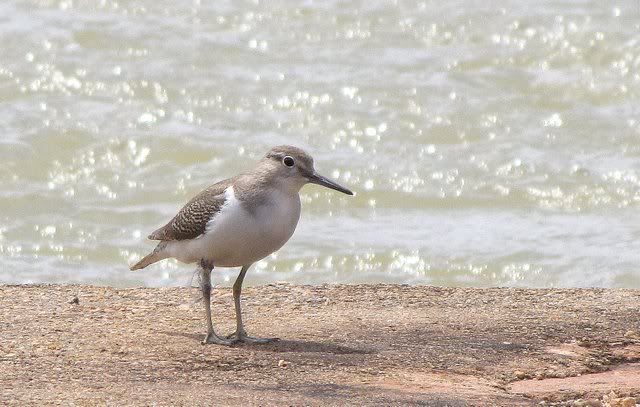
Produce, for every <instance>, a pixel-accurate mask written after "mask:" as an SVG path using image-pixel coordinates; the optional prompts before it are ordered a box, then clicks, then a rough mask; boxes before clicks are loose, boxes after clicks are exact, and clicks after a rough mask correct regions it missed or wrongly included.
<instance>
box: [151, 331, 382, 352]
mask: <svg viewBox="0 0 640 407" xmlns="http://www.w3.org/2000/svg"><path fill="white" fill-rule="evenodd" d="M156 332H157V333H160V334H163V335H168V336H174V337H182V338H188V339H192V340H196V341H198V342H200V341H202V338H203V335H201V334H189V333H184V332H171V331H156ZM211 346H217V345H211ZM231 347H234V348H247V349H251V350H256V351H265V352H277V353H286V352H297V353H332V354H335V355H347V354H361V355H365V354H372V353H376V351H374V350H372V349H362V348H354V347H350V346H346V345H338V344H335V343H329V342H317V341H300V340H287V339H278V340H277V341H275V342H269V343H244V342H243V343H236V344H234V345H232V346H231Z"/></svg>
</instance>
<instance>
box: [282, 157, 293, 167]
mask: <svg viewBox="0 0 640 407" xmlns="http://www.w3.org/2000/svg"><path fill="white" fill-rule="evenodd" d="M282 162H283V163H284V165H286V166H287V167H293V164H294V161H293V157H291V156H286V157H284V158H283V159H282Z"/></svg>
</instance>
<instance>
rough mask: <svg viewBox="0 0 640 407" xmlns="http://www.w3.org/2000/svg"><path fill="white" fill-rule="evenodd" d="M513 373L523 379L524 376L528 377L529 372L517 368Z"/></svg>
mask: <svg viewBox="0 0 640 407" xmlns="http://www.w3.org/2000/svg"><path fill="white" fill-rule="evenodd" d="M513 375H514V376H515V377H516V378H517V379H518V380H522V379H524V378H526V377H527V374H526V373H525V372H523V371H521V370H516V371H515V372H513Z"/></svg>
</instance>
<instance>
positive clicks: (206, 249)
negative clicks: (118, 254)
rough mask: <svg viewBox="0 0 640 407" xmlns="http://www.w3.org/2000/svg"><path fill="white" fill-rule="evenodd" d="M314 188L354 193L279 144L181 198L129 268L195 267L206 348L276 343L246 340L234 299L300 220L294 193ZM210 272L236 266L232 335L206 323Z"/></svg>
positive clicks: (296, 151)
mask: <svg viewBox="0 0 640 407" xmlns="http://www.w3.org/2000/svg"><path fill="white" fill-rule="evenodd" d="M309 183H310V184H317V185H321V186H324V187H327V188H330V189H333V190H336V191H339V192H342V193H344V194H347V195H353V192H352V191H351V190H349V189H347V188H345V187H343V186H341V185H339V184H338V183H336V182H335V181H333V180H331V179H329V178H327V177H324V176H322V175H320V174H319V173H318V172H317V171H316V170H315V168H314V162H313V158H312V157H311V156H310V155H309V154H308V153H306V152H305V151H304V150H302V149H300V148H298V147H294V146H289V145H282V146H276V147H273V148H271V149H270V150H269V151H268V152H267V153H266V155H264V156H263V158H262V159H261V160H259V161H258V163H257V165H256V166H255V167H254V168H253V169H251V170H249V171H246V172H244V173H241V174H238V175H236V176H234V177H231V178H228V179H225V180H223V181H220V182H217V183H215V184H213V185H211V186H209V187H208V188H206V189H204V190H203V191H202V192H200V193H199V194H197V195H196V196H194V197H193V198H192V199H191V200H190V201H188V202H187V203H186V204H185V205H184V206H183V207H182V209H180V210H179V211H178V213H177V214H176V215H175V216H174V217H173V218H172V219H171V220H170V221H169V222H168V223H167V224H166V225H164V226H162V227H161V228H159V229H157V230H155V231H154V232H152V233H151V234H150V235H149V236H148V238H149V239H150V240H156V241H159V242H158V244H157V246H156V247H155V249H154V250H153V251H152V252H151V253H149V254H148V255H146V256H144V257H143V258H142V259H140V261H138V262H137V263H135V264H134V265H132V266H131V267H130V269H131V270H139V269H142V268H145V267H147V266H149V265H151V264H153V263H156V262H158V261H160V260H163V259H167V258H174V259H177V260H178V261H180V262H182V263H187V264H190V263H196V264H197V266H198V271H199V274H200V290H201V291H202V297H203V300H204V308H205V317H206V321H205V322H206V326H207V333H206V335H205V337H204V340H203V343H205V344H219V345H233V344H235V343H238V342H249V343H269V342H272V341H276V340H278V338H259V337H253V336H249V335H248V334H247V332H246V330H245V328H244V325H243V322H242V311H241V304H240V295H241V293H242V282H243V281H244V277H245V274H246V273H247V270H249V268H250V267H251V265H252V264H253V263H255V262H256V261H259V260H261V259H263V258H265V257H267V256H269V255H270V254H272V253H273V252H275V251H277V250H278V249H280V248H281V247H282V246H283V245H284V244H285V243H286V242H287V241H288V240H289V238H291V236H292V235H293V232H294V231H295V229H296V226H297V224H298V220H299V219H300V208H301V205H300V194H299V192H300V189H301V188H302V187H303V186H304V185H305V184H309ZM215 267H240V273H239V274H238V277H237V278H236V280H235V282H234V284H233V289H232V291H233V300H234V307H235V314H236V330H235V332H233V333H232V334H230V335H228V336H219V335H218V334H217V333H216V331H215V330H214V327H213V323H212V320H211V272H212V271H213V269H214V268H215Z"/></svg>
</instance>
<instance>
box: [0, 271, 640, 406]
mask: <svg viewBox="0 0 640 407" xmlns="http://www.w3.org/2000/svg"><path fill="white" fill-rule="evenodd" d="M74 298H77V301H75V300H74ZM243 299H244V310H245V324H246V327H247V330H248V331H249V334H252V335H256V336H278V337H280V338H281V340H280V341H279V342H276V343H273V344H267V345H246V344H238V345H236V346H233V347H221V346H216V345H202V344H201V343H200V341H201V339H202V337H203V333H204V318H203V309H202V308H203V307H202V304H201V303H200V302H199V301H198V291H197V289H194V288H136V289H114V288H109V287H95V286H80V285H23V286H0V387H1V388H2V391H1V392H0V404H2V405H5V404H10V405H24V404H35V403H47V404H65V405H69V404H75V405H104V404H112V405H122V404H127V405H149V404H156V405H204V404H208V405H239V404H243V405H278V406H279V405H345V404H354V405H429V406H433V405H436V406H437V405H442V406H464V405H492V404H493V405H505V406H507V405H508V406H514V405H534V404H538V403H540V402H545V404H546V405H577V406H578V405H612V406H618V405H620V406H623V405H624V406H627V405H633V404H631V403H632V402H634V400H632V399H631V398H629V397H635V396H638V395H640V290H614V289H569V290H558V289H542V290H531V289H507V288H499V289H498V288H496V289H470V288H439V287H430V286H405V285H323V286H297V285H288V284H275V285H267V286H258V287H250V288H246V289H245V292H244V294H243ZM213 312H214V324H215V326H216V328H217V329H218V330H219V331H221V332H224V333H229V332H231V331H233V329H234V319H233V305H232V297H231V291H230V289H229V288H219V289H216V290H215V291H214V295H213ZM625 397H627V398H625ZM579 399H581V400H583V401H579ZM585 400H586V401H585ZM637 401H638V402H640V398H639V399H638V400H637ZM580 403H582V404H580ZM585 403H590V404H585ZM597 403H600V404H597ZM625 403H626V404H625Z"/></svg>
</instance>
